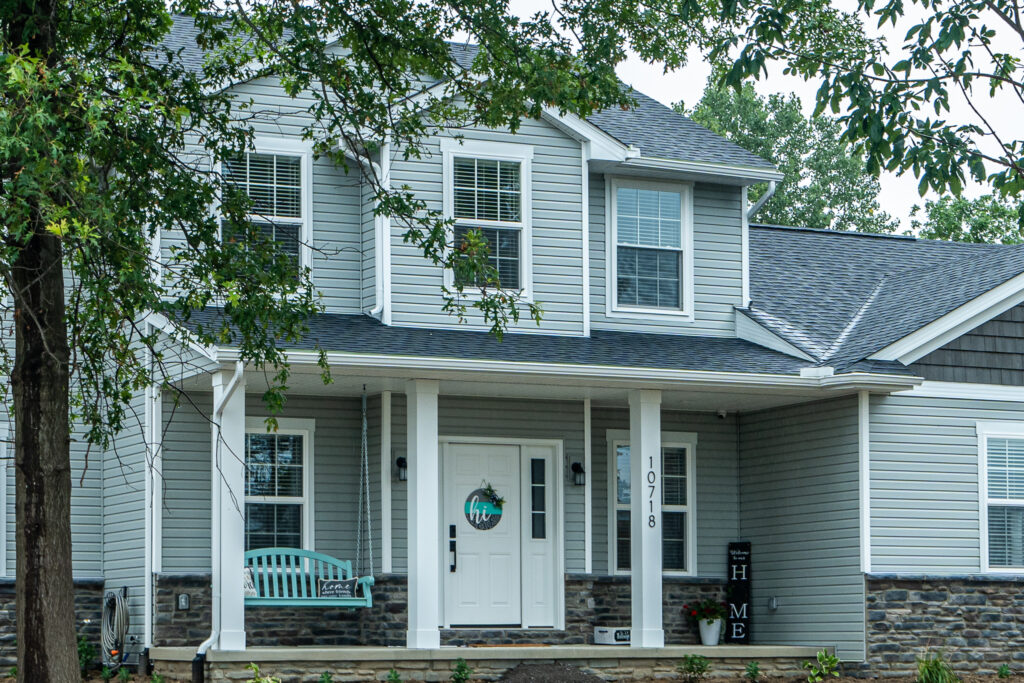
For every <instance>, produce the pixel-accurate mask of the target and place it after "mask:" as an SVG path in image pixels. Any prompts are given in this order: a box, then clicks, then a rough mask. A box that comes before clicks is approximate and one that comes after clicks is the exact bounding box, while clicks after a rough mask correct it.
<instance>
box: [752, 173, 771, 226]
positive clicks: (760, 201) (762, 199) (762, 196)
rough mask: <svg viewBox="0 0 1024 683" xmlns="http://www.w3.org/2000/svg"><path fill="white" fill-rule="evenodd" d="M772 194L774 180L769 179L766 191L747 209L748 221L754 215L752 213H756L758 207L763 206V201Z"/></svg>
mask: <svg viewBox="0 0 1024 683" xmlns="http://www.w3.org/2000/svg"><path fill="white" fill-rule="evenodd" d="M773 194H775V181H774V180H771V181H769V182H768V191H767V192H765V193H764V194H763V195H761V198H760V199H758V200H757V202H755V203H754V205H753V206H752V207H750V210H749V211H747V220H748V221H749V220H750V219H751V218H753V217H754V214H755V213H757V210H758V209H760V208H761V207H762V206H764V204H765V202H767V201H768V200H769V199H771V198H772V195H773Z"/></svg>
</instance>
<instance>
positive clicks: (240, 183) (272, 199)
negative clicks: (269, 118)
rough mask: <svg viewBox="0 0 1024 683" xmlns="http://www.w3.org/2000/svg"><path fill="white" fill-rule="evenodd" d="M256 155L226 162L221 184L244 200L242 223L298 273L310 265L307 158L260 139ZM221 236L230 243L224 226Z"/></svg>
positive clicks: (306, 152) (279, 143)
mask: <svg viewBox="0 0 1024 683" xmlns="http://www.w3.org/2000/svg"><path fill="white" fill-rule="evenodd" d="M256 150H257V151H255V152H246V153H244V154H241V155H239V156H237V157H234V158H232V159H226V160H225V161H224V163H223V164H222V167H221V170H222V175H223V178H224V183H225V184H226V185H227V186H228V187H230V188H232V189H234V190H238V191H240V192H243V193H244V194H245V195H246V196H248V198H249V202H250V207H249V214H248V215H247V216H246V219H247V220H249V221H250V222H251V223H252V224H253V225H254V226H255V227H256V228H257V230H258V231H259V232H260V234H261V235H262V236H263V237H264V239H266V240H269V241H271V242H274V243H275V244H276V246H277V248H278V249H279V251H280V254H281V258H286V259H288V260H289V261H290V262H291V263H292V264H293V266H294V268H295V271H296V274H297V273H298V272H299V270H300V269H301V268H303V267H306V266H308V265H309V261H310V253H309V252H310V250H309V244H310V241H311V232H312V230H311V227H310V226H311V220H310V216H311V212H312V210H311V206H310V204H311V202H312V199H311V197H312V192H311V176H312V165H311V157H310V153H309V150H308V149H305V148H302V147H297V146H292V145H291V144H290V143H288V142H286V141H271V140H263V141H262V142H261V141H259V140H258V141H257V144H256ZM224 233H225V234H224V235H223V237H224V239H225V240H231V239H233V236H232V235H231V234H230V230H229V229H228V228H227V226H224Z"/></svg>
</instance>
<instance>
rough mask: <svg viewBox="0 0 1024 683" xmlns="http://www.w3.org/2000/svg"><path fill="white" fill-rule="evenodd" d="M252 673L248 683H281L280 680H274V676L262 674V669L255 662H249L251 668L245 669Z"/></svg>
mask: <svg viewBox="0 0 1024 683" xmlns="http://www.w3.org/2000/svg"><path fill="white" fill-rule="evenodd" d="M245 668H246V669H248V670H249V671H251V672H252V678H250V679H249V680H248V681H246V683H281V679H280V678H274V677H273V676H264V675H263V674H261V673H260V667H259V665H257V664H254V663H253V662H249V666H247V667H245Z"/></svg>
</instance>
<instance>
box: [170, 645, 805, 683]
mask: <svg viewBox="0 0 1024 683" xmlns="http://www.w3.org/2000/svg"><path fill="white" fill-rule="evenodd" d="M816 653H817V650H816V649H815V648H813V647H794V646H778V645H777V646H770V645H763V646H756V645H746V646H740V645H719V646H716V647H704V646H694V645H691V646H686V647H682V646H667V647H661V648H637V647H621V646H599V645H579V646H568V645H552V646H530V647H443V648H439V649H435V650H422V649H410V648H402V647H390V648H381V647H332V648H319V647H252V648H248V649H247V650H246V651H244V652H229V651H213V652H211V653H210V654H209V656H208V657H207V663H206V666H207V669H208V671H207V673H208V679H209V680H211V681H218V680H244V679H245V678H246V677H247V676H248V673H249V672H248V671H247V670H246V668H245V667H246V666H248V664H249V663H250V662H253V663H255V664H257V665H258V666H259V667H260V670H261V671H262V672H264V673H265V674H270V675H276V676H281V677H283V680H285V681H286V682H288V681H292V680H296V681H299V680H317V679H318V678H319V676H320V675H321V674H322V673H323V672H325V671H328V672H330V673H331V675H332V680H334V681H338V682H339V683H340V682H342V681H344V682H349V681H352V682H354V681H361V682H362V681H375V680H376V681H380V680H384V679H385V678H386V677H387V675H388V672H389V671H390V670H391V669H394V670H395V671H397V672H398V673H399V675H400V676H401V680H402V681H444V680H448V679H449V675H450V673H451V671H452V668H453V666H454V664H455V661H456V660H458V659H464V660H466V662H467V663H468V664H469V666H470V668H472V669H473V672H474V679H478V680H496V679H497V678H499V677H500V676H502V675H504V674H505V673H507V672H509V671H510V670H512V669H514V668H515V667H516V666H518V665H520V664H546V663H560V664H565V665H567V666H572V667H575V668H577V669H579V670H580V671H582V672H584V673H589V674H594V675H597V676H600V677H602V678H605V679H606V680H614V681H650V680H654V679H660V678H674V677H675V676H676V666H677V665H678V664H679V662H680V660H681V659H682V658H683V657H684V656H686V655H701V656H704V657H707V658H708V659H709V660H710V664H711V666H710V675H711V676H712V677H721V676H729V677H731V678H738V677H739V676H740V675H741V674H742V673H743V671H744V668H745V667H746V666H747V664H748V663H749V662H751V661H757V662H758V663H759V665H760V670H761V672H762V674H763V675H765V676H785V677H791V678H796V677H798V676H800V675H801V672H802V671H803V670H802V669H801V666H800V664H801V662H803V661H805V660H808V659H813V658H814V656H815V654H816ZM194 655H195V651H194V650H192V649H190V648H185V647H156V648H153V649H152V650H151V651H150V657H151V660H152V661H153V662H154V665H155V670H156V672H157V673H159V674H161V675H163V676H165V677H167V678H169V679H171V680H179V679H180V680H187V679H188V678H189V676H190V674H191V667H192V658H193V657H194Z"/></svg>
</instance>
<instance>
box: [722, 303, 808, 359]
mask: <svg viewBox="0 0 1024 683" xmlns="http://www.w3.org/2000/svg"><path fill="white" fill-rule="evenodd" d="M735 319H736V336H737V337H739V338H740V339H745V340H747V341H748V342H750V343H752V344H757V345H758V346H763V347H765V348H766V349H772V350H773V351H779V352H780V353H784V354H786V355H787V356H793V357H795V358H800V359H801V360H805V361H807V362H809V363H815V362H817V361H815V359H814V358H812V357H811V356H810V355H808V354H807V353H804V352H803V351H801V350H800V349H798V348H797V347H796V346H793V344H791V343H790V342H788V341H786V340H785V339H783V338H782V337H780V336H779V335H778V334H776V333H775V332H773V331H771V330H769V329H768V328H767V327H765V326H764V325H761V324H760V323H759V322H757V321H756V320H754V319H753V318H751V317H750V316H749V315H747V314H746V313H745V312H744V311H741V310H739V309H736V310H735Z"/></svg>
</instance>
